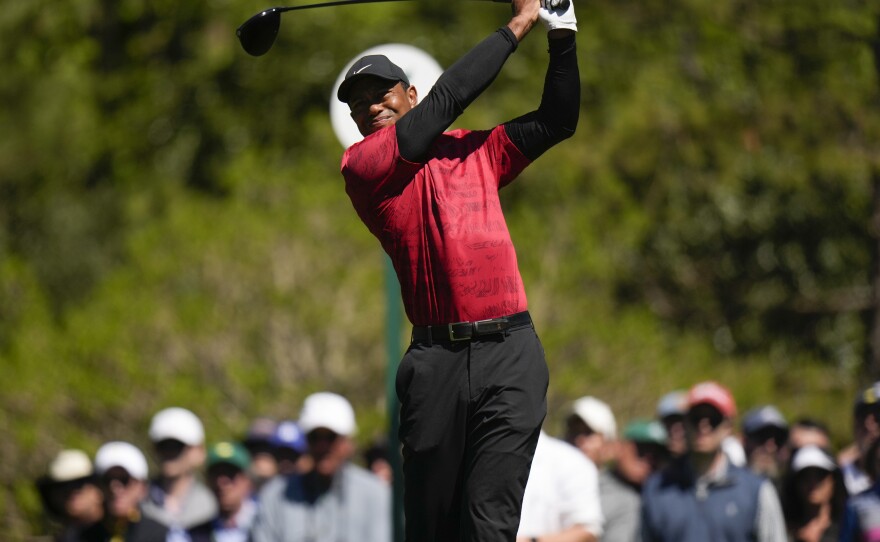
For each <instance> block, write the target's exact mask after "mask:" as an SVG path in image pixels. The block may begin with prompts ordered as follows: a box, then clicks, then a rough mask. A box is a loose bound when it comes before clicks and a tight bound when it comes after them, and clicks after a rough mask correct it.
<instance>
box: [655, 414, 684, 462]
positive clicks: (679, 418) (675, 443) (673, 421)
mask: <svg viewBox="0 0 880 542" xmlns="http://www.w3.org/2000/svg"><path fill="white" fill-rule="evenodd" d="M660 421H661V423H663V427H665V428H666V434H667V435H668V436H669V440H668V444H667V447H668V448H669V452H670V453H671V454H672V455H674V456H676V457H678V456H681V455H684V453H685V452H686V451H687V435H686V433H685V428H684V414H670V415H668V416H665V417H663V419H662V420H660Z"/></svg>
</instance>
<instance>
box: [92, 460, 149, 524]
mask: <svg viewBox="0 0 880 542" xmlns="http://www.w3.org/2000/svg"><path fill="white" fill-rule="evenodd" d="M101 483H102V484H103V485H104V492H105V495H106V499H107V513H108V514H110V515H111V516H112V517H116V518H129V517H131V514H132V513H133V512H134V511H135V510H137V507H138V503H139V502H141V501H142V500H143V499H144V497H145V496H146V494H147V485H146V483H144V481H143V480H138V479H137V478H134V477H132V476H131V475H129V474H128V472H127V471H126V470H125V469H123V468H122V467H113V468H112V469H110V470H108V471H107V472H106V473H104V475H103V476H102V477H101Z"/></svg>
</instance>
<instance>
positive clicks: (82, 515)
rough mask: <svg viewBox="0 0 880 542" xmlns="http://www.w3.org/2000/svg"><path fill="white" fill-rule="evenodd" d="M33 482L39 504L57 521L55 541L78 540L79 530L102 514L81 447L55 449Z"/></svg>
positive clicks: (98, 493)
mask: <svg viewBox="0 0 880 542" xmlns="http://www.w3.org/2000/svg"><path fill="white" fill-rule="evenodd" d="M36 486H37V492H38V493H39V495H40V500H41V501H42V503H43V508H44V509H45V510H46V512H47V513H48V515H49V517H50V518H51V519H52V520H54V521H57V522H58V523H59V525H58V528H57V529H56V531H57V532H56V536H55V539H56V540H58V541H62V542H68V541H74V540H78V539H79V534H80V531H82V530H83V529H84V528H85V527H88V526H89V525H92V524H94V523H96V522H98V521H100V520H101V518H102V517H103V516H104V509H103V497H102V495H101V490H100V488H99V487H98V481H97V477H96V476H95V470H94V467H93V466H92V461H91V460H90V459H89V456H88V455H86V453H85V452H83V451H81V450H61V451H60V452H58V455H56V456H55V458H54V459H52V461H51V462H50V463H49V468H48V469H47V472H46V474H45V475H44V476H42V477H40V478H39V479H38V480H37V482H36Z"/></svg>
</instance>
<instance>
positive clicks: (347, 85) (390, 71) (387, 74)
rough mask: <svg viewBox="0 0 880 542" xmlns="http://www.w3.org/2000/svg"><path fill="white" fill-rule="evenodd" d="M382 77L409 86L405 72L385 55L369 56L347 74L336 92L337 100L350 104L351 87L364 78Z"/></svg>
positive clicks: (353, 66)
mask: <svg viewBox="0 0 880 542" xmlns="http://www.w3.org/2000/svg"><path fill="white" fill-rule="evenodd" d="M369 76H373V77H380V78H382V79H388V80H389V81H402V82H403V83H404V86H409V79H408V78H407V77H406V74H405V73H403V70H402V69H401V68H400V66H398V65H397V64H395V63H394V62H391V61H390V60H388V57H387V56H385V55H367V56H365V57H362V58H360V59H358V61H357V62H355V63H354V64H352V66H351V68H349V69H348V71H347V72H346V73H345V79H343V81H342V84H341V85H339V90H337V91H336V98H338V99H339V101H340V102H342V103H346V104H347V103H348V98H349V94H350V93H351V87H352V86H353V85H354V84H355V83H357V82H358V81H359V80H361V79H363V78H364V77H369Z"/></svg>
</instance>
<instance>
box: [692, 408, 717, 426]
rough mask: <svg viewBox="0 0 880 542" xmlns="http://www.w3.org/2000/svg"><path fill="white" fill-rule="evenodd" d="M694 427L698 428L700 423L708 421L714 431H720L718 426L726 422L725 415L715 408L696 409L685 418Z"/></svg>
mask: <svg viewBox="0 0 880 542" xmlns="http://www.w3.org/2000/svg"><path fill="white" fill-rule="evenodd" d="M685 419H686V420H687V422H688V424H690V425H691V426H692V427H698V426H699V425H700V422H701V421H703V420H707V421H708V422H709V426H710V427H711V428H712V430H715V429H718V426H719V425H721V423H722V422H724V415H723V414H721V412H719V411H718V409H715V408H711V407H709V408H702V409H701V408H699V407H698V408H695V409H692V410H691V411H690V412H688V413H687V416H686V418H685Z"/></svg>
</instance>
